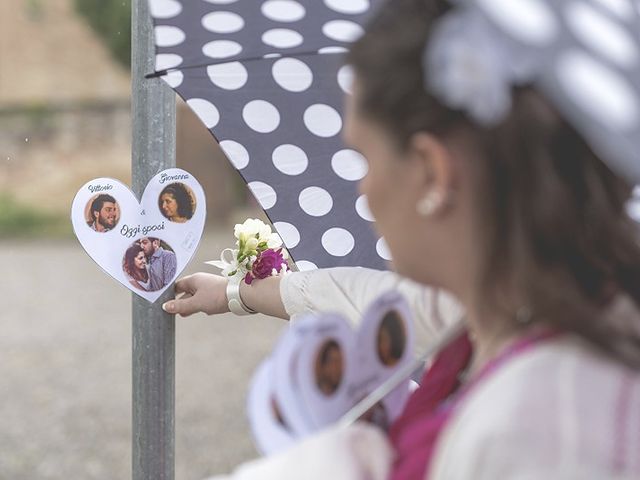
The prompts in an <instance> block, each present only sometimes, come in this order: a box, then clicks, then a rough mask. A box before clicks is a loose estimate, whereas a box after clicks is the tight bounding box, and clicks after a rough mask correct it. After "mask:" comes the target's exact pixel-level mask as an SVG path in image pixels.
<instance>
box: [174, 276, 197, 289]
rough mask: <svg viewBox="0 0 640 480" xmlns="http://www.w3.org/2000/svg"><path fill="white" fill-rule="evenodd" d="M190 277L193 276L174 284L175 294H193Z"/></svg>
mask: <svg viewBox="0 0 640 480" xmlns="http://www.w3.org/2000/svg"><path fill="white" fill-rule="evenodd" d="M192 277H193V275H188V276H186V277H182V278H181V279H179V280H177V281H176V284H175V290H176V293H185V292H188V293H193V288H192V286H191V282H192V280H193V278H192Z"/></svg>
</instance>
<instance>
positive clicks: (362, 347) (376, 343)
mask: <svg viewBox="0 0 640 480" xmlns="http://www.w3.org/2000/svg"><path fill="white" fill-rule="evenodd" d="M412 359H413V322H412V319H411V312H410V310H409V307H408V305H407V303H406V301H405V300H404V299H403V298H402V297H401V296H400V295H399V294H398V293H397V292H389V293H386V294H384V295H382V296H381V297H379V298H378V299H377V300H376V301H375V302H374V303H373V304H372V305H371V306H370V307H369V308H368V309H367V311H366V312H365V314H364V315H363V318H362V322H361V325H360V327H359V328H358V329H357V330H353V329H352V327H351V325H349V323H348V322H347V320H346V319H345V318H343V317H342V316H341V315H338V314H332V313H327V314H321V315H309V316H306V317H304V318H302V319H300V320H298V321H297V322H296V323H295V324H294V325H293V326H292V328H291V329H289V330H288V331H287V332H286V333H285V334H284V335H283V337H282V338H281V339H280V341H279V342H278V344H277V346H276V348H275V350H274V352H273V354H272V356H271V357H270V358H268V359H267V360H266V361H265V362H264V363H263V365H262V366H261V367H260V369H259V370H258V372H257V374H256V376H255V378H254V381H253V385H252V387H251V389H250V393H249V401H248V409H249V418H250V420H251V424H252V429H253V433H254V437H255V439H256V442H257V444H258V447H259V448H260V449H261V450H262V451H263V452H264V453H273V452H275V451H278V450H280V449H282V448H285V447H287V446H289V445H291V444H292V443H293V442H294V441H295V440H296V439H299V438H303V437H305V436H307V435H309V434H311V433H313V432H315V431H318V430H320V429H321V428H324V427H326V426H327V425H330V424H331V423H334V422H336V421H337V420H339V419H340V418H341V417H342V416H343V415H344V414H345V413H347V412H348V411H349V410H350V409H351V408H352V407H353V406H354V405H356V404H357V403H358V402H359V401H360V400H362V399H363V398H365V397H366V396H367V395H368V394H369V393H371V392H372V391H373V390H375V389H376V388H377V387H378V386H380V385H381V384H383V383H384V382H385V381H386V380H388V379H389V378H390V377H391V376H392V375H393V374H394V373H396V372H397V371H398V370H400V369H403V368H404V367H405V366H406V365H407V363H410V362H411V361H412ZM409 394H410V380H409V379H406V380H405V381H404V382H402V383H401V384H400V385H398V386H397V387H396V388H395V389H394V390H393V391H392V392H391V393H390V394H388V395H387V396H386V397H385V398H384V399H382V400H381V401H380V402H378V403H377V404H376V405H375V406H374V407H373V408H372V409H370V410H369V411H368V412H367V414H365V416H364V417H363V419H364V420H369V421H371V422H372V423H375V424H377V425H378V426H380V427H382V428H387V427H388V426H389V424H390V423H391V422H392V421H393V420H395V419H396V418H397V417H398V415H399V414H400V412H401V411H402V408H403V407H404V404H405V402H406V400H407V399H408V397H409ZM276 438H277V439H278V441H274V439H276Z"/></svg>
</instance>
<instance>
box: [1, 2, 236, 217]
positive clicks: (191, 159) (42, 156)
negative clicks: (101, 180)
mask: <svg viewBox="0 0 640 480" xmlns="http://www.w3.org/2000/svg"><path fill="white" fill-rule="evenodd" d="M73 3H74V2H73V0H2V1H0V192H1V193H2V194H6V195H11V196H12V197H13V198H15V199H16V200H18V201H20V202H22V203H25V204H28V205H32V206H37V207H41V208H43V209H46V210H49V211H55V212H67V211H68V209H69V208H70V205H71V201H72V199H73V195H74V194H75V192H76V191H77V189H78V188H79V186H80V185H82V184H83V183H84V182H86V181H88V180H90V179H92V178H95V177H98V176H108V177H113V178H117V179H119V180H121V181H123V182H125V183H129V182H130V171H131V167H130V165H131V147H130V141H131V118H130V90H131V85H130V82H131V80H130V75H129V72H128V71H127V70H126V69H125V68H124V67H122V66H121V65H120V64H118V63H117V62H116V61H115V60H114V59H113V58H112V56H111V54H110V52H109V51H108V50H107V48H106V47H105V46H104V45H103V43H102V41H101V40H100V38H99V37H98V36H97V35H96V34H95V33H94V31H93V30H92V29H91V27H90V26H89V25H88V23H87V22H86V20H85V19H84V18H83V17H81V16H80V15H78V14H77V13H76V11H75V10H74V6H73ZM114 34H116V35H117V34H118V32H114ZM177 141H178V165H179V166H180V167H182V168H185V169H186V170H189V171H190V172H191V173H193V174H194V175H195V176H196V178H198V179H199V180H200V181H201V183H202V184H203V186H204V188H205V191H206V192H207V195H208V209H209V212H210V213H211V214H212V215H211V216H210V218H212V219H216V220H220V219H222V218H224V217H225V216H226V215H227V214H228V212H229V210H230V209H231V207H232V206H233V205H234V202H235V201H236V199H237V198H242V195H241V194H240V195H238V193H237V186H238V180H237V175H236V174H235V172H234V171H233V169H232V168H231V167H230V165H228V162H227V161H226V159H225V158H224V156H223V155H222V153H221V152H220V150H219V149H218V147H217V144H216V142H215V141H214V139H213V138H212V137H211V135H209V133H208V132H207V131H206V129H205V127H204V126H202V125H200V123H199V121H198V120H197V119H196V118H195V117H194V116H193V114H192V113H191V111H190V110H189V109H188V108H187V107H186V106H185V105H184V104H183V103H182V102H180V103H179V105H178V139H177ZM234 192H235V193H234Z"/></svg>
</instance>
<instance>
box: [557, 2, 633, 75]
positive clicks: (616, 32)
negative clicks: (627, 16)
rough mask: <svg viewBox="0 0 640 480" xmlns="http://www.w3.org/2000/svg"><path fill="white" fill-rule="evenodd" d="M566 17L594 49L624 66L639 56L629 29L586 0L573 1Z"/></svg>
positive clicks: (581, 37) (577, 34)
mask: <svg viewBox="0 0 640 480" xmlns="http://www.w3.org/2000/svg"><path fill="white" fill-rule="evenodd" d="M566 18H567V21H568V24H569V27H571V30H572V31H573V33H574V34H575V35H576V36H577V37H578V38H579V39H580V40H581V41H582V42H583V43H584V44H585V45H587V46H589V47H591V49H592V50H594V51H595V52H598V53H600V54H601V55H603V56H604V57H605V58H609V59H611V60H612V61H613V62H615V63H618V64H619V65H620V66H621V67H630V66H632V65H633V64H634V63H635V62H636V61H637V59H638V50H637V46H636V45H634V41H633V38H632V37H631V35H630V34H628V33H627V31H626V30H625V29H624V28H622V27H620V26H619V25H618V24H617V23H616V22H614V21H613V20H611V19H610V18H608V17H607V16H606V15H602V14H601V13H600V12H598V11H597V10H596V9H595V8H593V7H592V6H590V5H588V4H586V3H571V4H569V6H568V8H567V12H566Z"/></svg>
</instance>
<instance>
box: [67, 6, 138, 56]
mask: <svg viewBox="0 0 640 480" xmlns="http://www.w3.org/2000/svg"><path fill="white" fill-rule="evenodd" d="M74 1H75V7H76V10H77V11H78V13H80V14H81V15H83V16H84V17H85V18H86V19H87V20H88V21H89V24H90V25H91V26H92V27H93V29H94V30H95V31H96V32H97V33H98V34H99V35H100V37H101V38H102V39H103V40H104V42H105V43H106V45H107V47H108V48H109V50H110V51H111V53H112V55H113V56H114V58H115V59H116V60H118V62H119V63H121V64H122V65H123V66H125V67H127V68H129V67H130V66H131V0H74Z"/></svg>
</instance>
